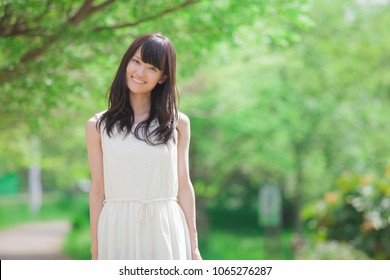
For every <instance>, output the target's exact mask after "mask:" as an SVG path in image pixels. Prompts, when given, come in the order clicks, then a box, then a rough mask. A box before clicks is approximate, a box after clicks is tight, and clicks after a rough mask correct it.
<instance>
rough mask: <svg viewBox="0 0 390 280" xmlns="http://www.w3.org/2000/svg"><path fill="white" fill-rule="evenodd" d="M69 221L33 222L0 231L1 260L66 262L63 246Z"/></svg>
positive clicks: (68, 229) (68, 228) (69, 227)
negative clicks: (62, 253) (62, 250)
mask: <svg viewBox="0 0 390 280" xmlns="http://www.w3.org/2000/svg"><path fill="white" fill-rule="evenodd" d="M70 229H71V225H70V223H69V222H68V221H62V220H61V221H47V222H32V223H28V224H22V225H18V226H15V227H12V228H9V229H4V230H0V259H1V260H64V259H66V257H65V256H62V255H61V246H62V244H63V242H64V240H65V236H66V234H67V233H68V232H69V231H70Z"/></svg>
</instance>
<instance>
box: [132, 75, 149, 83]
mask: <svg viewBox="0 0 390 280" xmlns="http://www.w3.org/2000/svg"><path fill="white" fill-rule="evenodd" d="M131 79H132V80H133V81H134V82H136V83H138V84H146V82H144V81H141V80H139V79H137V78H136V77H134V76H131Z"/></svg>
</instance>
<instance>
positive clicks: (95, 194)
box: [86, 117, 104, 260]
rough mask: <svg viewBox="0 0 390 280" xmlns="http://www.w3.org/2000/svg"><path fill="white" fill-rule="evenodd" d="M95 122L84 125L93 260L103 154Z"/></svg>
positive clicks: (100, 195)
mask: <svg viewBox="0 0 390 280" xmlns="http://www.w3.org/2000/svg"><path fill="white" fill-rule="evenodd" d="M96 122H97V117H93V118H91V119H90V120H88V122H87V125H86V144H87V153H88V163H89V170H90V173H91V190H90V193H89V213H90V230H91V255H92V259H94V260H96V259H97V258H98V242H97V227H98V219H99V215H100V212H101V211H102V208H103V201H104V177H103V153H102V148H101V139H100V133H99V131H98V130H97V129H96Z"/></svg>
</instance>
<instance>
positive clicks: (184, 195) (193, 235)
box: [177, 113, 202, 260]
mask: <svg viewBox="0 0 390 280" xmlns="http://www.w3.org/2000/svg"><path fill="white" fill-rule="evenodd" d="M178 129H179V137H178V144H177V166H178V177H179V194H178V200H179V204H180V207H181V208H182V209H183V212H184V215H185V217H186V221H187V226H188V231H189V234H190V241H191V251H192V259H194V260H200V259H202V257H201V255H200V253H199V248H198V235H197V231H196V211H195V193H194V188H193V185H192V183H191V179H190V175H189V164H188V154H189V146H190V137H191V134H190V120H189V119H188V117H187V116H186V115H184V114H182V113H180V117H179V125H178Z"/></svg>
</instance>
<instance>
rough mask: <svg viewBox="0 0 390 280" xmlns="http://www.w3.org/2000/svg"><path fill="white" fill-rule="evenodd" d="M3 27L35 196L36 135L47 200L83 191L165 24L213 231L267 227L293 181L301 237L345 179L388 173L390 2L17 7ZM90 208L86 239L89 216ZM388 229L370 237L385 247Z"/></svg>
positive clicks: (287, 202)
mask: <svg viewBox="0 0 390 280" xmlns="http://www.w3.org/2000/svg"><path fill="white" fill-rule="evenodd" d="M104 3H106V4H105V5H102V4H104ZM0 18H1V19H2V20H1V21H0V22H1V24H0V27H1V28H0V49H1V52H0V92H1V94H0V104H1V106H0V128H1V129H0V150H1V153H0V176H1V175H3V174H6V173H8V172H14V173H18V174H20V178H21V182H22V185H21V191H26V189H27V187H26V186H27V184H26V181H27V179H26V177H27V176H26V174H27V172H26V170H27V168H28V167H29V166H30V165H31V162H32V157H33V156H32V155H33V154H34V151H33V148H32V145H31V139H32V137H33V136H34V135H36V136H38V137H39V138H40V140H41V146H42V149H41V150H42V151H41V155H40V156H41V161H40V163H41V168H42V180H43V188H44V191H54V190H58V191H61V192H64V191H67V192H68V193H71V192H73V191H75V190H77V182H79V181H80V180H83V179H85V178H88V177H89V171H88V166H87V160H86V150H85V139H84V127H85V123H86V121H87V119H88V118H89V117H91V116H92V115H93V114H94V113H96V112H98V111H101V110H104V109H105V107H106V100H105V94H106V91H107V88H108V87H109V85H110V82H111V79H112V77H113V75H114V72H115V70H116V68H117V66H118V64H119V61H120V58H121V56H122V54H123V52H124V51H125V49H126V48H127V46H128V44H129V43H130V42H131V41H132V40H133V38H134V37H136V36H138V35H139V34H141V33H145V32H151V31H160V32H162V33H164V34H166V35H167V36H168V37H170V38H171V40H172V41H173V43H174V45H175V47H176V50H177V56H178V70H179V76H178V87H179V90H180V93H181V99H180V109H181V111H183V112H184V113H186V114H187V115H188V116H189V117H190V119H191V133H192V137H191V147H190V148H191V150H190V169H191V170H190V171H191V178H192V180H193V182H194V186H195V191H196V194H197V203H198V207H197V209H198V210H199V211H198V212H199V213H198V217H199V223H200V225H199V227H200V229H201V230H203V231H202V232H201V235H203V236H209V237H210V238H212V236H213V230H214V229H219V228H220V229H221V228H223V230H224V231H229V230H232V229H234V227H235V226H236V227H246V228H252V230H258V229H259V226H258V224H257V219H256V214H257V209H258V200H257V190H258V188H259V187H260V186H262V185H264V184H277V185H279V186H281V187H282V189H283V205H284V207H283V213H284V220H283V225H284V226H285V227H289V228H291V227H292V226H293V225H294V224H295V230H296V231H299V230H301V229H302V226H301V225H300V223H301V218H302V217H301V215H300V208H301V207H304V206H305V205H308V204H310V203H311V202H312V201H313V200H317V199H318V198H320V197H322V196H323V194H324V193H332V192H334V191H336V192H338V191H339V190H338V187H337V185H335V184H334V182H335V181H336V180H337V179H338V178H340V177H342V174H346V173H350V174H367V173H368V172H371V173H372V176H373V177H375V178H376V176H379V178H380V176H381V174H383V170H384V168H385V167H386V165H387V164H388V163H389V161H390V141H388V140H387V139H388V135H390V126H389V125H388V119H389V118H390V106H389V97H390V94H389V92H390V64H389V63H388V61H389V59H388V46H389V45H390V34H389V32H388V26H390V4H389V3H388V2H382V3H373V2H372V1H355V0H346V1H337V0H287V1H262V0H259V1H249V0H248V1H235V0H227V1H222V0H221V1H210V0H203V1H185V0H182V1H179V0H169V1H157V0H149V1H142V4H138V5H130V4H129V3H128V2H127V1H99V2H97V1H81V0H78V1H65V0H61V1H2V2H0ZM54 19H55V20H54ZM350 185H353V186H356V185H354V184H352V183H350ZM374 193H378V192H377V191H374ZM354 195H356V196H357V197H356V198H358V199H366V202H365V203H369V201H371V200H372V203H374V202H375V203H382V202H381V200H379V198H377V197H376V196H374V197H371V196H368V197H363V196H362V194H360V195H361V196H362V197H359V194H354ZM344 202H345V203H347V201H346V200H345V201H344ZM348 205H349V206H348ZM373 205H375V204H373ZM339 207H340V209H343V212H345V213H348V215H347V216H348V217H357V216H359V215H357V216H356V215H355V214H356V213H355V212H354V211H355V210H354V209H353V208H351V207H352V206H351V204H348V203H347V204H345V205H339ZM348 207H349V208H348ZM370 207H371V206H370ZM373 207H374V206H372V208H370V209H371V210H370V211H374V210H375V207H374V208H373ZM348 209H349V210H348ZM373 209H374V210H373ZM75 210H77V211H80V213H83V214H82V216H79V217H75V218H74V228H75V232H76V231H78V230H79V231H80V234H81V236H83V237H80V239H78V238H77V237H76V236H77V234H75V233H72V234H74V235H73V236H74V237H73V238H74V239H73V241H72V242H74V243H75V244H78V243H77V242H78V240H84V239H85V240H87V237H86V236H87V235H86V234H85V231H86V228H85V226H86V223H87V218H85V211H86V209H85V208H77V207H75ZM1 211H6V210H5V209H4V210H3V209H2V210H1ZM348 211H349V212H348ZM367 211H368V210H367ZM375 211H377V210H375ZM22 212H23V211H22ZM25 212H27V208H26V210H25ZM4 213H5V212H1V213H0V214H1V215H3V214H4ZM217 213H218V214H217ZM359 213H360V212H359ZM381 213H382V212H381ZM214 214H215V215H214ZM80 215H81V214H80ZM72 217H73V216H72ZM237 217H239V219H236V218H237ZM230 218H231V219H230ZM233 218H234V219H233ZM362 219H363V218H362V217H360V218H356V219H355V220H354V221H355V222H356V225H354V232H355V233H356V234H357V233H358V231H359V228H360V225H361V223H362ZM235 223H237V224H235ZM318 229H320V228H318ZM341 230H343V227H341ZM81 232H84V233H81ZM374 232H375V233H376V234H379V235H381V236H382V233H381V232H380V230H374V231H372V232H370V233H367V232H360V233H359V238H360V239H359V240H360V241H359V240H358V241H356V240H355V243H356V244H358V243H359V242H360V243H359V244H361V247H367V248H371V249H367V250H368V251H369V252H373V251H372V250H374V249H372V248H374V247H375V246H377V245H375V244H376V242H379V241H378V240H379V239H378V238H379V237H378V238H377V237H375V238H374V237H373V236H372V235H373V234H374ZM208 233H209V235H208ZM334 234H335V235H337V236H339V235H340V234H339V233H337V234H336V233H334ZM370 234H371V235H370ZM367 235H370V237H369V238H368V237H366V236H367ZM367 238H368V239H367ZM369 240H377V241H375V242H374V243H372V242H371V241H369ZM236 242H238V241H236ZM370 242H371V243H370ZM83 244H85V243H83ZM386 244H387V243H386ZM77 246H79V245H77ZM80 246H81V245H80ZM386 246H387V245H386ZM85 247H88V246H87V245H85ZM222 247H223V246H221V248H222ZM218 250H219V249H218ZM370 250H371V251H370ZM375 250H376V249H375ZM385 250H388V249H385ZM213 254H214V253H213ZM215 254H218V253H215ZM369 254H370V256H373V255H372V254H373V253H369ZM385 256H388V255H385V254H382V255H381V254H379V255H375V256H374V258H384V257H385Z"/></svg>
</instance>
